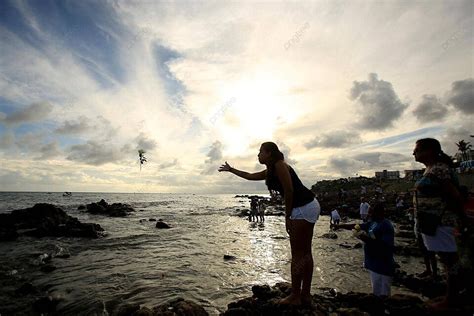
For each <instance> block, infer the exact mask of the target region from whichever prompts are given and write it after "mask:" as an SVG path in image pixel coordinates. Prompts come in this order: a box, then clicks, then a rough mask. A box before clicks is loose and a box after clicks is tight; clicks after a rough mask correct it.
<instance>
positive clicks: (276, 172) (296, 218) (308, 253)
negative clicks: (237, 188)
mask: <svg viewBox="0 0 474 316" xmlns="http://www.w3.org/2000/svg"><path fill="white" fill-rule="evenodd" d="M258 161H259V162H260V163H261V164H264V165H266V169H265V170H262V171H260V172H256V173H248V172H245V171H241V170H237V169H235V168H232V167H231V166H230V165H229V164H228V163H227V161H226V162H225V164H224V165H222V166H221V167H220V168H219V171H228V172H231V173H233V174H235V175H237V176H239V177H242V178H244V179H247V180H265V183H266V185H267V187H268V189H269V190H276V191H278V192H279V193H280V194H281V195H282V196H283V197H284V200H285V210H286V217H285V227H286V232H287V233H288V235H289V236H290V247H291V290H292V292H291V294H290V295H289V296H288V297H286V298H284V299H282V300H281V301H280V303H281V304H290V305H301V304H305V305H306V304H311V294H310V291H311V280H312V277H313V254H312V246H311V242H312V240H313V229H314V225H315V223H316V221H317V220H318V218H319V213H320V206H319V202H318V201H317V200H316V199H315V197H314V194H313V193H312V192H311V191H310V190H309V189H308V188H306V187H305V186H304V185H303V183H302V182H301V180H300V179H299V178H298V176H297V175H296V173H295V171H294V170H293V168H292V167H290V166H289V165H288V164H287V163H286V162H285V160H284V157H283V153H281V151H280V150H279V149H278V146H277V145H276V144H275V143H273V142H265V143H263V144H262V145H261V146H260V152H259V153H258Z"/></svg>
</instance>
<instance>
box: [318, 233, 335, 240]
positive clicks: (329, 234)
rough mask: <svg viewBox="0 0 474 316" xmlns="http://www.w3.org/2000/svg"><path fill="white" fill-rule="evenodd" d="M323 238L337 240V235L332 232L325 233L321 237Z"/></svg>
mask: <svg viewBox="0 0 474 316" xmlns="http://www.w3.org/2000/svg"><path fill="white" fill-rule="evenodd" d="M321 237H322V238H328V239H337V234H336V233H333V232H330V233H325V234H323V235H321Z"/></svg>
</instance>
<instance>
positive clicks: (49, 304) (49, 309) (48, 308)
mask: <svg viewBox="0 0 474 316" xmlns="http://www.w3.org/2000/svg"><path fill="white" fill-rule="evenodd" d="M58 303H59V299H57V298H53V297H52V296H46V297H42V298H40V299H38V300H36V301H35V302H34V303H33V310H34V311H35V312H37V313H40V314H53V313H54V312H55V311H56V306H57V305H58Z"/></svg>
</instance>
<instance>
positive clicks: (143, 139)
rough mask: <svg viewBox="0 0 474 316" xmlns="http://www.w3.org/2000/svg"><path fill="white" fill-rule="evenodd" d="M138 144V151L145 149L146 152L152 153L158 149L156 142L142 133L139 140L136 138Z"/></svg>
mask: <svg viewBox="0 0 474 316" xmlns="http://www.w3.org/2000/svg"><path fill="white" fill-rule="evenodd" d="M135 141H136V142H137V149H143V150H145V151H151V150H153V149H155V148H156V147H157V143H156V141H155V140H153V139H150V138H149V137H148V136H146V135H145V134H144V133H140V135H138V137H137V138H135Z"/></svg>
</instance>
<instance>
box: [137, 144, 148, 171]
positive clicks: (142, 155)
mask: <svg viewBox="0 0 474 316" xmlns="http://www.w3.org/2000/svg"><path fill="white" fill-rule="evenodd" d="M145 153H146V151H144V150H143V149H139V150H138V161H139V162H140V171H142V165H143V164H144V163H145V162H146V161H147V160H146V157H145Z"/></svg>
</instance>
